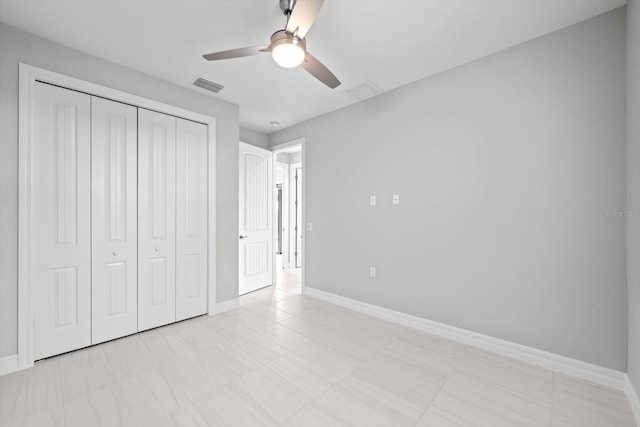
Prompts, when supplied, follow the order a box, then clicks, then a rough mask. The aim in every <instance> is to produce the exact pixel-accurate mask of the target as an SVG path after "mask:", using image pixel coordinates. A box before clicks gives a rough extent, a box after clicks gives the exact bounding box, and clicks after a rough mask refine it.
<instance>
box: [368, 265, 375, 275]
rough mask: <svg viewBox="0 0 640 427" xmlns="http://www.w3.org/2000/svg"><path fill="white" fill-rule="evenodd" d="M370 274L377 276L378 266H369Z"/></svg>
mask: <svg viewBox="0 0 640 427" xmlns="http://www.w3.org/2000/svg"><path fill="white" fill-rule="evenodd" d="M369 276H371V277H376V268H375V267H369Z"/></svg>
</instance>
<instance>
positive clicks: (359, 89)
mask: <svg viewBox="0 0 640 427" xmlns="http://www.w3.org/2000/svg"><path fill="white" fill-rule="evenodd" d="M379 92H380V90H379V89H378V88H377V87H375V85H374V84H373V83H371V82H364V83H360V84H359V85H358V86H355V87H352V88H351V89H347V93H348V94H349V95H351V96H353V97H354V98H355V99H357V100H358V101H360V100H362V99H365V98H370V97H372V96H373V95H376V94H378V93H379Z"/></svg>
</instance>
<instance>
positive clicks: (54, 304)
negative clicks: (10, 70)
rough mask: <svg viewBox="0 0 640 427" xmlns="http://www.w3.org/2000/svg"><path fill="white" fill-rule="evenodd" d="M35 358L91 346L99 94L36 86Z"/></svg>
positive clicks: (41, 85) (32, 230)
mask: <svg viewBox="0 0 640 427" xmlns="http://www.w3.org/2000/svg"><path fill="white" fill-rule="evenodd" d="M35 100H36V106H35V110H34V115H35V116H34V119H35V121H34V126H35V128H34V129H35V130H34V137H35V138H34V144H33V155H34V157H33V161H34V164H33V170H34V174H33V182H32V185H33V194H34V198H33V211H34V212H35V217H34V223H33V228H32V229H31V233H32V237H31V241H32V242H33V244H34V245H35V247H34V250H35V257H34V260H33V265H32V266H31V269H30V271H31V274H33V283H34V284H35V287H34V292H35V295H34V297H35V304H34V316H35V328H34V329H35V337H34V338H35V340H34V351H35V359H36V360H38V359H42V358H44V357H49V356H53V355H55V354H60V353H64V352H67V351H70V350H75V349H77V348H81V347H86V346H88V345H91V130H90V129H91V126H90V125H91V123H90V114H91V108H90V102H91V97H90V96H89V95H86V94H82V93H79V92H74V91H71V90H67V89H62V88H59V87H56V86H51V85H48V84H44V83H36V85H35Z"/></svg>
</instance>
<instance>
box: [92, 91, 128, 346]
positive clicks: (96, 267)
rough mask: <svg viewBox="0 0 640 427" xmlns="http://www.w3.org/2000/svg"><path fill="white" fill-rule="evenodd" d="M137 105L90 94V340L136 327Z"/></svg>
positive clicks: (105, 337)
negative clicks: (133, 105)
mask: <svg viewBox="0 0 640 427" xmlns="http://www.w3.org/2000/svg"><path fill="white" fill-rule="evenodd" d="M137 126H138V124H137V108H136V107H132V106H130V105H126V104H122V103H119V102H115V101H110V100H106V99H102V98H97V97H92V98H91V169H92V173H91V175H92V176H91V194H92V196H91V212H92V213H91V215H92V231H91V233H92V250H91V259H92V271H91V275H92V294H91V300H92V305H91V308H92V310H91V312H92V315H91V317H92V337H91V342H92V344H98V343H101V342H104V341H107V340H111V339H114V338H119V337H122V336H125V335H129V334H133V333H135V332H137V331H138V302H137V298H138V286H137V282H138V274H137V257H138V253H137V239H138V233H137V224H138V218H137V203H138V200H137V197H138V191H137V186H138V183H137V167H138V165H137V151H138V149H137V138H138V135H137Z"/></svg>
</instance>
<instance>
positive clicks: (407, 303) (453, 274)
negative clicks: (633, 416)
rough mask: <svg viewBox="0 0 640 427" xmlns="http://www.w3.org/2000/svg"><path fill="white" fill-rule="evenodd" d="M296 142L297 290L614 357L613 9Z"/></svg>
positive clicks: (621, 266) (620, 82)
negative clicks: (303, 197) (300, 164)
mask: <svg viewBox="0 0 640 427" xmlns="http://www.w3.org/2000/svg"><path fill="white" fill-rule="evenodd" d="M424 54H428V53H424ZM301 137H304V138H306V142H307V145H306V148H307V154H306V159H307V165H306V168H307V171H306V176H307V205H306V206H307V220H308V221H309V222H312V223H313V224H314V227H313V228H314V231H313V232H311V233H307V240H306V242H307V243H306V244H307V256H306V258H305V261H306V263H307V269H306V278H307V282H306V283H307V286H309V287H312V288H317V289H321V290H324V291H328V292H332V293H335V294H338V295H343V296H346V297H349V298H354V299H356V300H360V301H364V302H367V303H371V304H376V305H379V306H383V307H387V308H390V309H393V310H398V311H401V312H405V313H410V314H413V315H416V316H421V317H424V318H427V319H432V320H435V321H438V322H443V323H446V324H449V325H454V326H457V327H461V328H464V329H468V330H472V331H477V332H480V333H483V334H487V335H491V336H494V337H498V338H502V339H506V340H508V341H512V342H517V343H521V344H524V345H528V346H532V347H537V348H540V349H544V350H548V351H551V352H554V353H559V354H562V355H566V356H569V357H573V358H577V359H580V360H584V361H587V362H592V363H595V364H598V365H602V366H606V367H609V368H614V369H619V370H623V371H624V370H626V356H627V354H626V342H627V334H626V329H627V310H626V301H627V286H626V273H625V268H626V267H625V264H626V263H625V254H626V243H625V240H626V238H625V234H626V232H625V220H624V218H620V217H615V216H609V215H607V212H608V211H619V210H624V209H625V203H626V192H625V183H626V165H625V162H626V160H625V152H626V144H625V18H624V10H623V9H618V10H615V11H613V12H610V13H607V14H605V15H602V16H599V17H596V18H594V19H591V20H589V21H586V22H583V23H580V24H577V25H575V26H572V27H569V28H566V29H563V30H561V31H558V32H556V33H553V34H550V35H547V36H545V37H541V38H538V39H536V40H532V41H530V42H527V43H524V44H522V45H519V46H516V47H513V48H511V49H508V50H505V51H502V52H499V53H496V54H494V55H491V56H488V57H485V58H483V59H480V60H478V61H475V62H472V63H469V64H466V65H464V66H461V67H458V68H456V69H453V70H450V71H447V72H443V73H441V74H438V75H436V76H433V77H430V78H427V79H424V80H421V81H419V82H416V83H414V84H411V85H408V86H405V87H403V88H400V89H397V90H394V91H391V92H388V93H386V94H382V95H380V96H377V97H375V98H372V99H369V100H367V101H364V102H361V103H358V104H355V105H353V106H350V107H348V108H345V109H342V110H340V111H337V112H333V113H329V114H327V115H324V116H321V117H318V118H315V119H312V120H309V121H307V122H305V123H302V124H300V125H297V126H294V127H291V128H288V129H284V130H282V131H279V132H277V133H274V134H271V136H270V141H269V142H270V145H272V146H273V145H277V144H280V143H283V142H285V141H290V140H294V139H297V138H301ZM336 153H340V155H339V156H337V155H336ZM393 193H398V194H400V201H401V204H400V205H397V206H392V205H391V196H392V194H393ZM372 194H375V195H377V197H378V205H377V206H375V207H370V206H369V204H368V201H369V195H372ZM336 212H340V214H336ZM369 266H376V267H377V277H376V278H370V277H369V276H368V272H369Z"/></svg>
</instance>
